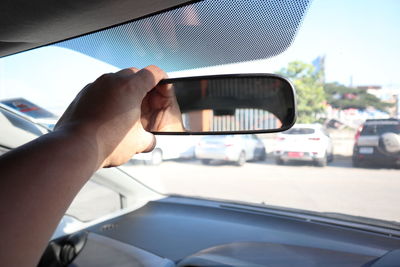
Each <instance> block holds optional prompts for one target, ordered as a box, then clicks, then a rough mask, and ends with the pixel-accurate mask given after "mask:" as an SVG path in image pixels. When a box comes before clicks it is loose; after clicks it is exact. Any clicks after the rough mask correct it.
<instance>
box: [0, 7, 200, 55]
mask: <svg viewBox="0 0 400 267" xmlns="http://www.w3.org/2000/svg"><path fill="white" fill-rule="evenodd" d="M192 2H197V1H187V0H186V1H185V0H135V1H132V0H113V1H107V0H90V1H79V0H75V1H73V0H72V1H53V0H38V1H31V0H3V1H1V2H0V57H2V56H7V55H11V54H14V53H18V52H22V51H25V50H29V49H32V48H35V47H39V46H43V45H46V44H50V43H54V42H58V41H61V40H65V39H68V38H72V37H75V36H79V35H82V34H85V33H89V32H93V31H97V30H100V29H103V28H107V27H110V26H113V25H116V24H120V23H123V22H126V21H129V20H134V19H138V18H141V17H144V16H148V15H151V14H154V13H157V12H159V11H163V10H166V9H170V8H173V7H177V6H179V5H182V4H185V3H192Z"/></svg>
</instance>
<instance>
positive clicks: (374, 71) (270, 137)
mask: <svg viewBox="0 0 400 267" xmlns="http://www.w3.org/2000/svg"><path fill="white" fill-rule="evenodd" d="M221 3H224V4H221ZM217 7H220V8H219V9H218V8H217ZM399 8H400V6H399V2H398V1H374V0H369V1H344V0H342V1H334V0H328V1H325V0H314V1H312V2H311V1H261V0H259V1H195V2H193V3H191V4H189V5H185V6H181V7H179V8H178V9H173V10H169V11H168V12H164V13H161V14H156V15H154V16H148V17H145V18H143V19H140V20H136V21H133V22H130V23H129V24H123V25H120V26H119V28H109V29H107V30H105V31H102V32H97V33H93V34H89V35H85V36H82V37H79V38H76V39H71V40H66V41H64V42H62V43H58V44H54V45H50V46H46V47H41V48H37V49H34V50H30V51H27V52H23V53H19V54H16V55H12V56H8V57H5V58H0V101H6V102H7V103H14V102H16V99H21V98H23V99H25V100H27V101H30V103H33V104H35V105H37V106H40V107H43V108H45V109H46V110H48V111H49V112H50V113H51V114H54V115H55V116H56V117H57V118H58V117H59V116H61V114H62V113H63V111H64V110H65V109H66V107H67V106H68V104H69V103H70V102H71V101H72V100H73V98H74V97H75V95H76V94H77V93H78V92H79V91H80V90H81V89H82V88H83V87H84V86H85V85H86V84H88V83H91V82H93V81H94V80H95V79H96V78H97V77H98V76H100V75H101V74H103V73H109V72H116V71H118V70H120V69H121V68H123V67H131V66H136V67H139V68H141V67H144V66H146V65H150V64H156V65H160V66H161V67H162V68H164V69H165V70H166V71H167V72H168V75H169V77H184V76H198V75H213V74H229V73H274V74H279V75H282V76H284V77H287V78H288V79H290V81H291V82H292V83H293V85H294V87H295V89H296V94H297V116H298V118H297V124H296V125H295V126H294V127H293V128H292V129H290V130H288V131H286V132H283V133H273V134H257V135H250V134H249V135H240V136H233V135H232V136H231V135H230V136H228V137H226V136H221V135H213V136H206V137H199V136H166V135H162V136H161V135H160V136H157V137H156V138H157V140H158V144H157V146H156V147H155V149H154V150H153V152H150V153H143V154H140V155H136V156H134V157H133V158H132V160H131V161H129V162H128V163H126V164H125V165H124V166H122V167H121V169H122V171H123V172H124V173H126V174H129V175H130V176H131V177H132V179H136V180H138V181H140V183H143V184H145V185H146V186H148V187H150V188H152V189H154V190H156V191H158V192H161V193H164V194H166V195H170V194H172V195H184V196H190V197H200V198H210V199H222V200H228V201H233V202H245V203H252V204H259V205H269V206H273V207H277V208H280V207H285V208H291V209H299V210H305V211H310V212H321V214H323V216H334V214H342V215H346V216H347V215H349V216H358V217H360V218H363V217H366V218H373V219H377V220H383V221H386V222H398V223H399V222H400V209H399V207H398V205H397V203H399V202H400V194H399V188H400V170H399V166H400V152H396V151H397V150H396V149H395V148H393V149H387V147H385V146H384V145H382V144H383V141H382V136H381V135H382V134H384V133H386V132H392V133H395V134H397V135H398V134H399V126H398V124H381V125H377V124H369V123H368V121H367V120H368V119H389V118H399V116H400V104H399V94H400V75H399V74H398V62H400V50H399V47H400V28H399V25H400V16H399V14H398V10H399ZM23 70H25V71H23ZM22 71H23V73H22ZM6 102H4V103H6ZM9 107H10V106H8V107H3V108H5V109H7V108H8V109H9ZM12 112H16V113H18V115H21V116H23V114H21V112H20V110H13V111H12ZM204 114H205V113H201V114H199V116H202V118H203V120H205V118H206V116H205V115H204ZM243 114H244V116H243V118H244V119H243V120H244V121H245V122H246V123H247V122H248V123H253V124H254V125H264V124H265V125H266V124H268V125H270V124H271V125H277V124H278V123H279V122H277V121H276V119H275V118H273V117H271V116H265V115H264V114H263V113H257V112H249V111H244V112H243ZM25 115H26V114H25ZM25 115H24V116H25ZM7 116H8V115H7ZM7 116H6V115H4V114H3V113H0V123H1V125H0V128H1V131H0V138H1V140H0V149H2V150H4V149H8V148H12V147H13V146H14V147H15V146H16V145H17V143H18V142H11V141H10V140H12V139H13V138H12V137H13V136H14V135H13V133H12V129H14V128H15V127H17V128H18V127H20V128H24V129H25V130H20V129H19V130H18V131H19V134H21V135H23V134H25V135H26V136H25V137H21V138H20V139H18V140H20V141H19V144H21V143H23V142H26V141H28V140H30V139H32V138H34V136H33V135H32V133H34V134H36V132H37V130H36V128H35V127H33V128H32V127H26V126H21V125H19V126H18V125H15V124H16V122H15V121H14V120H12V119H10V118H9V117H7ZM31 119H32V120H31V121H32V122H37V123H40V121H37V118H31ZM241 119H242V117H241ZM366 121H367V123H366ZM219 122H220V123H221V125H224V124H227V125H228V124H229V123H230V124H234V123H243V122H242V121H239V122H238V121H234V118H233V117H232V116H230V115H229V113H226V114H222V115H221V116H220V118H219ZM48 124H49V125H54V121H52V122H48ZM361 127H363V128H361ZM31 128H32V129H31ZM254 129H256V127H254ZM361 129H362V130H361ZM44 132H45V131H43V133H44ZM369 134H373V135H376V136H375V137H374V138H372V137H371V138H369V137H368V135H369ZM15 136H17V135H15ZM18 138H19V137H18ZM393 138H396V137H393ZM14 139H15V138H14ZM3 140H7V142H8V143H4V142H5V141H4V142H3ZM393 140H396V139H393ZM10 144H11V145H10ZM392 144H395V141H394V142H392ZM113 177H114V176H113ZM114 178H115V177H114ZM118 181H119V180H118V179H115V183H118ZM113 185H114V184H113ZM106 187H107V186H106ZM121 187H122V186H121ZM116 188H118V187H117V186H116ZM121 194H122V193H118V192H114V191H112V192H109V190H105V189H104V188H102V189H100V188H99V187H98V186H96V185H93V184H92V185H89V186H88V187H86V189H85V190H82V192H81V195H79V196H78V197H77V199H76V201H75V203H74V206H73V207H72V208H71V209H70V210H69V211H68V213H69V214H70V215H72V216H73V217H76V218H78V219H79V218H81V219H82V220H92V219H95V218H96V216H97V215H96V214H97V213H96V212H94V213H93V216H91V215H90V214H92V212H93V211H95V210H96V209H99V210H100V209H101V210H102V211H107V212H110V213H111V212H113V211H115V210H117V209H118V207H119V206H118V203H119V202H122V200H121V201H120V199H119V196H120V195H121ZM103 196H104V197H103ZM121 199H123V198H122V197H121ZM110 203H113V204H112V205H111V204H110ZM98 214H101V215H104V212H98ZM89 215H90V216H89ZM99 216H100V215H99ZM349 220H350V219H349ZM397 227H398V226H397Z"/></svg>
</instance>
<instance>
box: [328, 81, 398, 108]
mask: <svg viewBox="0 0 400 267" xmlns="http://www.w3.org/2000/svg"><path fill="white" fill-rule="evenodd" d="M325 93H326V96H327V101H328V103H329V104H330V105H331V106H332V107H334V108H338V109H348V108H355V109H361V110H364V109H366V108H369V107H373V108H375V109H378V110H381V111H386V109H387V108H389V107H391V106H392V104H389V103H385V102H382V101H381V100H380V99H379V98H377V97H376V96H374V95H371V94H369V93H368V92H367V91H366V90H363V89H358V88H353V87H347V86H344V85H342V84H339V83H327V84H325Z"/></svg>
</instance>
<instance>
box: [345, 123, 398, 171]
mask: <svg viewBox="0 0 400 267" xmlns="http://www.w3.org/2000/svg"><path fill="white" fill-rule="evenodd" d="M385 133H395V134H400V120H398V119H373V120H366V121H365V123H364V124H363V125H362V126H361V127H360V129H359V130H358V131H357V134H356V136H355V144H354V149H353V158H352V160H353V166H354V167H358V166H361V165H363V164H364V163H372V164H381V165H393V164H396V165H399V164H400V155H399V153H396V154H393V153H389V152H387V151H386V150H385V148H384V146H383V145H382V135H383V134H385Z"/></svg>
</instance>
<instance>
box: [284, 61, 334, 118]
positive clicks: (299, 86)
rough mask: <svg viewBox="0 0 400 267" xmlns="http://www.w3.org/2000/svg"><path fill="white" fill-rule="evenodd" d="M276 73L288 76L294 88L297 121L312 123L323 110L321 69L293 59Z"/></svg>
mask: <svg viewBox="0 0 400 267" xmlns="http://www.w3.org/2000/svg"><path fill="white" fill-rule="evenodd" d="M278 74H280V75H282V76H284V77H287V78H289V79H290V80H291V81H292V82H293V84H294V87H295V89H296V95H297V115H298V117H297V122H300V123H313V122H315V121H317V119H318V115H320V114H321V113H323V112H324V110H325V103H326V98H325V92H324V87H323V82H322V79H321V77H322V75H323V73H322V71H316V70H315V68H314V66H313V65H311V64H307V63H304V62H301V61H293V62H290V63H289V64H288V67H287V68H283V69H281V70H280V71H279V72H278Z"/></svg>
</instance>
